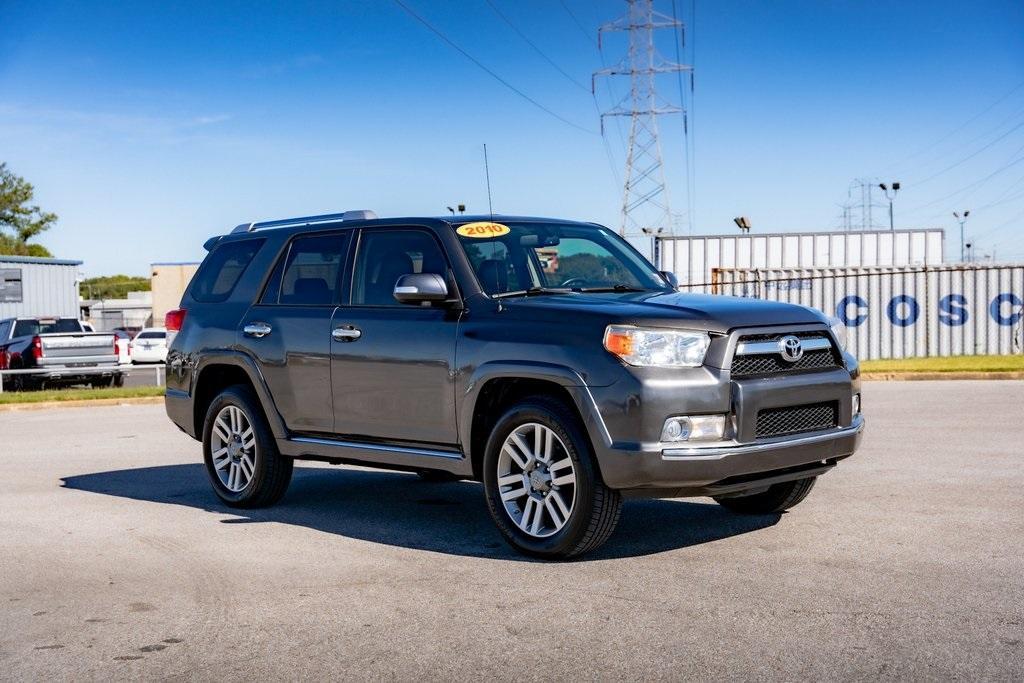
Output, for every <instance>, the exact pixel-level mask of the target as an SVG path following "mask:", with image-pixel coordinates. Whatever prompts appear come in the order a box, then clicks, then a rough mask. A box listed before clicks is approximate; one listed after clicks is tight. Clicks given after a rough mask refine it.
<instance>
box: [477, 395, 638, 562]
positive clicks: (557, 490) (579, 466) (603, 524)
mask: <svg viewBox="0 0 1024 683" xmlns="http://www.w3.org/2000/svg"><path fill="white" fill-rule="evenodd" d="M483 469H484V472H483V474H484V476H483V479H484V492H485V495H486V497H487V507H488V509H489V511H490V513H491V518H492V519H493V520H494V523H495V524H496V525H497V527H498V530H499V531H500V532H501V534H502V536H504V537H505V540H506V541H507V542H508V543H509V544H510V545H511V546H512V547H514V548H516V549H517V550H519V551H521V552H523V553H526V554H529V555H535V556H538V557H546V558H559V559H564V558H570V557H576V556H578V555H582V554H583V553H586V552H589V551H591V550H594V549H596V548H598V547H600V546H601V545H602V544H603V543H604V542H605V541H607V540H608V538H609V537H610V536H611V535H612V532H613V531H614V530H615V525H616V524H617V523H618V521H619V513H620V511H621V509H622V497H621V496H620V495H619V493H618V492H617V491H614V490H612V489H609V488H608V487H607V486H605V485H604V482H603V481H601V476H600V473H599V472H598V470H597V467H596V465H595V461H594V457H593V455H592V454H591V448H590V442H589V441H588V440H587V436H586V434H585V432H584V431H583V428H582V426H581V425H580V421H579V418H578V417H577V416H576V415H575V413H574V412H573V411H572V410H570V409H569V408H568V407H567V406H565V405H564V404H563V403H562V402H560V401H557V400H554V399H551V398H548V397H535V398H531V399H527V400H525V401H523V402H522V403H520V404H518V405H515V406H513V407H512V408H511V409H510V410H509V411H508V412H506V413H505V415H504V416H503V417H502V418H501V419H500V420H499V421H498V423H497V425H495V427H494V429H493V430H492V432H491V435H490V438H489V439H488V442H487V449H486V451H485V453H484V462H483Z"/></svg>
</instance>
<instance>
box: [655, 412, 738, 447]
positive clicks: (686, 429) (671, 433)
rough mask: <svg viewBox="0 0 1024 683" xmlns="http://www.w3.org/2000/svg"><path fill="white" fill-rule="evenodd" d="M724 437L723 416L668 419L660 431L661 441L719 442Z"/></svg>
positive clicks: (692, 416) (693, 416)
mask: <svg viewBox="0 0 1024 683" xmlns="http://www.w3.org/2000/svg"><path fill="white" fill-rule="evenodd" d="M724 436H725V415H691V416H679V417H670V418H669V419H667V420H665V426H664V427H662V429H661V440H662V441H721V440H722V438H723V437H724Z"/></svg>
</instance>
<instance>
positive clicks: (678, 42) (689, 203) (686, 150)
mask: <svg viewBox="0 0 1024 683" xmlns="http://www.w3.org/2000/svg"><path fill="white" fill-rule="evenodd" d="M672 21H673V23H675V24H677V25H678V28H679V32H678V35H677V36H676V39H675V40H673V41H672V42H673V43H675V48H676V63H677V64H682V63H683V59H682V55H681V54H680V50H681V47H682V46H683V44H684V41H685V40H686V29H685V28H684V27H683V25H682V23H680V21H679V16H678V14H677V13H676V0H672ZM690 78H691V80H692V78H693V71H692V70H691V71H690ZM676 84H677V85H678V87H679V106H680V107H682V108H683V117H682V119H683V120H682V128H683V168H684V169H685V174H686V224H687V225H688V226H689V228H690V232H691V233H692V232H693V194H692V193H691V192H690V126H689V121H688V120H687V111H686V95H684V90H683V72H682V70H679V71H676Z"/></svg>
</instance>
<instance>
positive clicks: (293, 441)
mask: <svg viewBox="0 0 1024 683" xmlns="http://www.w3.org/2000/svg"><path fill="white" fill-rule="evenodd" d="M278 448H279V449H280V450H281V453H282V454H284V455H288V456H291V457H293V458H298V459H303V458H308V459H312V460H326V461H328V462H353V463H358V464H365V465H377V466H381V467H388V466H393V467H397V468H400V469H429V470H443V471H445V472H451V473H452V474H457V475H460V476H470V475H472V474H473V465H472V463H471V462H470V461H469V460H468V459H467V458H465V457H464V456H463V455H462V454H461V453H458V452H456V451H442V450H435V449H430V448H414V447H410V446H392V445H390V444H381V443H368V442H365V441H344V440H338V439H324V438H317V437H311V436H294V437H291V438H289V439H284V440H280V441H278Z"/></svg>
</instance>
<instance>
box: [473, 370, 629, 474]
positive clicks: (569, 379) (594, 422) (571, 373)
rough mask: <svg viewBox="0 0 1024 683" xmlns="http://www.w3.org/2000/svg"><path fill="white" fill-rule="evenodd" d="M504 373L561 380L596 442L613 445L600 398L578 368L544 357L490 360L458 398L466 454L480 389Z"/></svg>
mask: <svg viewBox="0 0 1024 683" xmlns="http://www.w3.org/2000/svg"><path fill="white" fill-rule="evenodd" d="M503 377H508V378H516V379H536V380H541V381H546V382H552V383H554V384H558V385H559V386H561V387H562V388H564V389H565V390H566V391H567V392H568V393H569V395H570V396H571V397H572V400H573V402H574V403H575V404H576V409H577V410H578V411H579V413H580V416H581V417H582V418H583V426H584V428H585V429H586V430H587V433H588V434H589V435H590V439H591V442H592V443H593V444H594V446H595V447H599V446H602V445H603V446H604V447H606V448H607V447H609V446H611V444H612V438H611V435H610V434H609V433H608V428H607V427H606V426H605V423H604V419H603V418H602V417H601V413H600V411H599V410H598V408H597V402H596V401H595V400H594V396H593V395H592V394H591V393H590V389H589V387H587V383H586V382H585V381H584V380H583V377H581V376H580V374H579V373H578V372H577V371H576V370H574V369H572V368H570V367H568V366H565V365H558V364H557V363H545V362H543V361H513V360H508V361H488V362H486V363H483V364H481V365H480V366H478V367H477V368H476V369H475V370H474V371H473V374H472V375H470V378H469V381H468V382H467V383H466V390H465V393H464V394H463V395H462V397H461V400H460V401H459V404H460V410H459V412H458V420H459V442H460V443H461V444H462V445H463V450H464V451H465V452H466V455H467V456H471V454H470V453H469V449H470V444H471V443H472V441H471V439H472V434H473V415H474V413H475V412H476V402H477V399H479V397H480V390H481V389H482V388H483V386H484V385H485V384H487V382H488V381H490V380H492V379H499V378H503Z"/></svg>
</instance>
